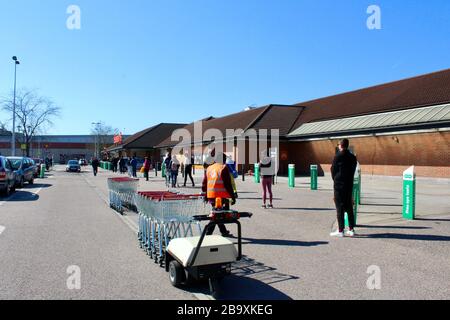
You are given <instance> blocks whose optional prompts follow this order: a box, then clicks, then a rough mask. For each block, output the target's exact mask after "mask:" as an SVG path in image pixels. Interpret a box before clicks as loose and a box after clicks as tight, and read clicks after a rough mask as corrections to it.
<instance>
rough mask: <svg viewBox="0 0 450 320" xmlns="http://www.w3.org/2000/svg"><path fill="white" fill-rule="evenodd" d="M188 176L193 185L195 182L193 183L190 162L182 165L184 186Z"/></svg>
mask: <svg viewBox="0 0 450 320" xmlns="http://www.w3.org/2000/svg"><path fill="white" fill-rule="evenodd" d="M188 176H189V178H190V179H191V182H192V186H194V185H195V183H194V178H192V165H190V164H189V165H187V166H186V167H184V186H186V181H187V178H188Z"/></svg>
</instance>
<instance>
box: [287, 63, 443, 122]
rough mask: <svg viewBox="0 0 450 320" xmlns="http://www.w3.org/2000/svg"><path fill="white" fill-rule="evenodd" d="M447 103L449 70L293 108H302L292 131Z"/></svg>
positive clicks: (304, 103) (300, 104)
mask: <svg viewBox="0 0 450 320" xmlns="http://www.w3.org/2000/svg"><path fill="white" fill-rule="evenodd" d="M449 102H450V69H446V70H443V71H438V72H434V73H429V74H425V75H421V76H417V77H413V78H409V79H404V80H399V81H395V82H390V83H386V84H381V85H377V86H374V87H370V88H365V89H360V90H356V91H351V92H347V93H342V94H338V95H334V96H330V97H326V98H320V99H316V100H311V101H307V102H302V103H299V104H297V105H299V106H305V107H306V109H305V110H304V112H303V113H302V114H301V116H300V117H299V118H298V119H297V121H296V123H295V125H294V129H296V128H298V127H300V126H301V125H302V124H304V123H308V122H313V121H323V120H330V119H336V118H342V117H351V116H358V115H368V114H373V113H379V112H387V111H395V110H403V109H410V108H418V107H425V106H432V105H438V104H445V103H449Z"/></svg>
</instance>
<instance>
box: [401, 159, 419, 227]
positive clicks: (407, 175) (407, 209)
mask: <svg viewBox="0 0 450 320" xmlns="http://www.w3.org/2000/svg"><path fill="white" fill-rule="evenodd" d="M403 218H404V219H406V220H414V219H415V218H416V174H415V173H414V166H412V167H410V168H409V169H408V170H406V171H405V172H403Z"/></svg>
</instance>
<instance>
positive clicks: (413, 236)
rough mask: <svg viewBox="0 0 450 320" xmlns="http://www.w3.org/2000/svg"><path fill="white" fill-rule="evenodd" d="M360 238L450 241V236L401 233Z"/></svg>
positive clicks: (370, 235) (369, 235)
mask: <svg viewBox="0 0 450 320" xmlns="http://www.w3.org/2000/svg"><path fill="white" fill-rule="evenodd" d="M358 238H371V239H398V240H416V241H450V236H439V235H432V234H400V233H378V234H368V235H362V236H358Z"/></svg>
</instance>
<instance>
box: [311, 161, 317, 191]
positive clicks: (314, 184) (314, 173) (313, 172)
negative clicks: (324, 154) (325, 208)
mask: <svg viewBox="0 0 450 320" xmlns="http://www.w3.org/2000/svg"><path fill="white" fill-rule="evenodd" d="M318 171H319V167H318V165H316V164H313V165H311V190H317V189H318V183H317V178H318V175H319V173H318Z"/></svg>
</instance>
